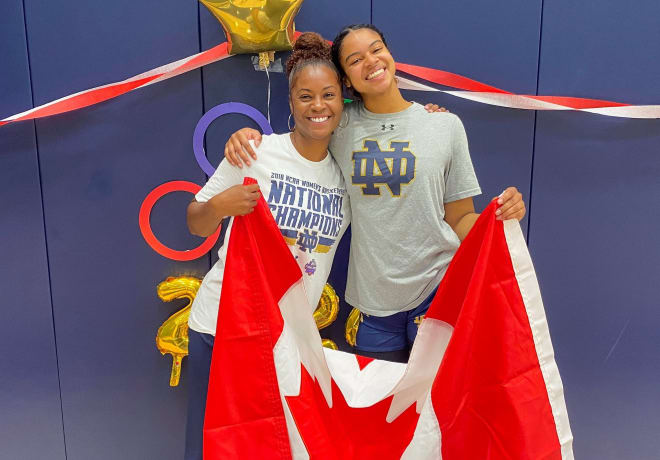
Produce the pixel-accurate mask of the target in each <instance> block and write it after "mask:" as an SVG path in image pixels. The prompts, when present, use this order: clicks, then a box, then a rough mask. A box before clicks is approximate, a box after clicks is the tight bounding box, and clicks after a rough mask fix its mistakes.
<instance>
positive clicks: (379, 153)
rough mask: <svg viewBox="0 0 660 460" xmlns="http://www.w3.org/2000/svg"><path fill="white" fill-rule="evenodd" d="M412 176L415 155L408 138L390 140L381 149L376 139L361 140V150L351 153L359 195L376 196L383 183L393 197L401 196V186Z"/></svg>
mask: <svg viewBox="0 0 660 460" xmlns="http://www.w3.org/2000/svg"><path fill="white" fill-rule="evenodd" d="M414 178H415V155H413V154H412V152H411V151H410V142H409V141H405V142H402V141H392V142H390V148H389V150H382V149H381V148H380V145H378V141H375V140H365V141H364V147H363V150H358V151H356V152H353V176H351V179H352V182H353V184H354V185H361V186H362V194H363V195H380V186H382V185H386V186H387V188H389V189H390V193H392V195H393V196H401V186H402V185H407V184H410V183H411V182H412V180H413V179H414Z"/></svg>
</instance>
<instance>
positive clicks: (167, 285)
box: [156, 276, 202, 387]
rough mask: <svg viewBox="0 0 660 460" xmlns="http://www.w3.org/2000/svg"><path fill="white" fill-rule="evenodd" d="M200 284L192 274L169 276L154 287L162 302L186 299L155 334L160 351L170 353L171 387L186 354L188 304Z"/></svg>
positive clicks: (176, 378)
mask: <svg viewBox="0 0 660 460" xmlns="http://www.w3.org/2000/svg"><path fill="white" fill-rule="evenodd" d="M201 284H202V280H200V279H199V278H194V277H192V276H178V277H171V276H170V277H169V278H167V279H166V280H165V281H163V282H162V283H160V284H159V285H158V287H157V288H156V292H157V293H158V297H160V298H161V300H163V301H164V302H171V301H172V300H174V299H181V298H184V299H188V303H187V304H186V306H185V307H183V308H182V309H181V310H179V311H177V312H176V313H174V314H173V315H172V316H170V317H169V318H167V320H166V321H165V322H164V323H163V325H162V326H161V327H160V328H158V333H157V334H156V346H157V347H158V350H160V353H161V354H163V355H164V354H165V353H169V354H171V355H172V373H171V374H170V386H171V387H175V386H177V385H178V384H179V378H180V377H181V360H182V359H183V357H184V356H187V355H188V316H190V306H191V305H192V302H193V300H194V299H195V295H197V290H198V289H199V286H200V285H201Z"/></svg>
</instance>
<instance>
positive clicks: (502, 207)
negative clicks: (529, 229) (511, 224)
mask: <svg viewBox="0 0 660 460" xmlns="http://www.w3.org/2000/svg"><path fill="white" fill-rule="evenodd" d="M493 199H494V200H497V204H498V205H499V206H498V208H497V211H495V215H496V216H497V220H508V219H517V220H522V219H523V217H525V213H526V212H527V210H526V208H525V202H524V201H523V198H522V193H520V192H519V191H518V189H517V188H515V187H509V188H507V189H506V190H504V192H502V194H501V195H500V196H499V197H497V196H496V197H495V198H493Z"/></svg>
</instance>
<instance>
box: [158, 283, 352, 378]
mask: <svg viewBox="0 0 660 460" xmlns="http://www.w3.org/2000/svg"><path fill="white" fill-rule="evenodd" d="M201 284H202V280H200V279H199V278H195V277H192V276H178V277H172V276H170V277H169V278H167V279H166V280H165V281H163V282H162V283H160V284H159V285H158V287H157V288H156V292H157V293H158V297H160V298H161V300H163V301H164V302H171V301H172V300H174V299H188V303H187V304H186V306H185V307H183V308H182V309H181V310H179V311H177V312H176V313H174V314H173V315H172V316H170V317H169V318H168V319H167V320H166V321H165V322H164V323H163V324H162V326H160V328H158V333H157V334H156V346H157V347H158V350H159V351H160V352H161V354H163V355H164V354H165V353H169V354H171V355H172V373H171V374H170V386H172V387H175V386H177V385H178V384H179V379H180V378H181V361H182V360H183V358H184V357H185V356H187V355H188V317H189V316H190V307H191V305H192V302H193V300H194V299H195V296H196V295H197V290H198V289H199V286H200V285H201ZM338 312H339V297H337V294H336V293H335V290H334V289H333V288H332V286H330V285H329V284H326V285H325V286H324V288H323V293H322V294H321V299H320V300H319V303H318V306H317V307H316V310H315V311H314V321H315V322H316V327H317V328H319V329H323V328H324V327H328V326H329V325H330V324H332V323H333V322H334V321H335V320H336V319H337V313H338ZM323 346H324V347H328V348H332V349H335V350H336V349H337V345H336V344H335V343H334V342H333V341H332V340H329V339H324V340H323Z"/></svg>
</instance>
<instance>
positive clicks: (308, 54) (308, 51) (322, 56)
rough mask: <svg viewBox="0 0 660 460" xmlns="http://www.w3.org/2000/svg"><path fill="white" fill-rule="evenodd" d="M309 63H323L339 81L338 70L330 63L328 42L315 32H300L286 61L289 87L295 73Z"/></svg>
mask: <svg viewBox="0 0 660 460" xmlns="http://www.w3.org/2000/svg"><path fill="white" fill-rule="evenodd" d="M309 65H324V66H326V67H328V68H329V69H331V70H332V71H333V72H334V73H336V74H337V79H338V80H339V81H340V82H341V80H340V76H339V71H338V70H337V67H335V65H334V64H333V63H332V53H331V50H330V44H329V43H328V42H326V41H325V39H324V38H323V37H321V36H320V35H319V34H317V33H315V32H304V33H302V34H300V36H299V37H298V39H297V40H296V42H295V43H294V44H293V51H292V52H291V56H289V59H288V60H287V61H286V76H287V77H288V78H289V89H291V88H292V87H293V83H294V81H295V77H296V74H298V72H300V71H301V70H302V69H304V68H305V67H307V66H309Z"/></svg>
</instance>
